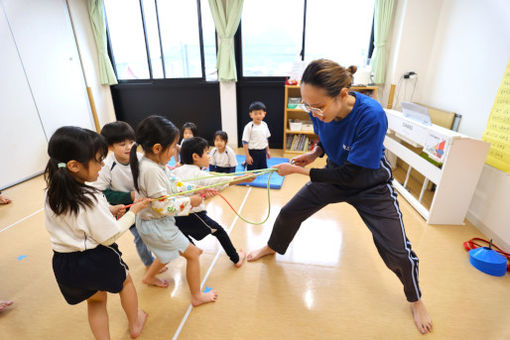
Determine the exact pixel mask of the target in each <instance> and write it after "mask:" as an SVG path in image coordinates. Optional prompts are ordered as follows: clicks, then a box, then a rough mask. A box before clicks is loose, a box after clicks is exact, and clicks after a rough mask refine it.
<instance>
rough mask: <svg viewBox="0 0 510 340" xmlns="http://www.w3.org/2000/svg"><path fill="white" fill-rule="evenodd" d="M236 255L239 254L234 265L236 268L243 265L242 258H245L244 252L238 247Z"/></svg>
mask: <svg viewBox="0 0 510 340" xmlns="http://www.w3.org/2000/svg"><path fill="white" fill-rule="evenodd" d="M237 255H239V261H237V263H236V264H235V266H236V267H237V268H241V266H242V265H243V262H244V259H245V258H246V252H245V251H244V250H242V249H239V251H238V252H237Z"/></svg>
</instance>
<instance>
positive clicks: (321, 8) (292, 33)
mask: <svg viewBox="0 0 510 340" xmlns="http://www.w3.org/2000/svg"><path fill="white" fill-rule="evenodd" d="M374 1H375V0H359V1H349V0H308V1H304V0H279V1H274V0H245V2H244V8H243V15H242V20H241V41H242V73H243V76H244V77H253V76H286V75H288V74H289V73H290V71H291V69H292V66H293V64H294V63H295V61H297V60H305V61H307V62H309V61H311V60H314V59H317V58H328V59H332V60H334V61H336V62H338V63H339V64H340V65H343V66H349V65H357V66H364V65H366V64H367V62H368V52H369V51H368V49H369V41H370V39H371V31H372V21H373V16H374ZM305 19H306V23H305V25H303V22H304V21H305ZM303 40H304V41H303Z"/></svg>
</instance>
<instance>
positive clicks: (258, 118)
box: [242, 101, 271, 170]
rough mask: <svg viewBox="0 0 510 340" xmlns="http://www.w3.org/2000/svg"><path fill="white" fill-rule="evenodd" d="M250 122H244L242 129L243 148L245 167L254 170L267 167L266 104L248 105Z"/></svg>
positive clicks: (255, 103)
mask: <svg viewBox="0 0 510 340" xmlns="http://www.w3.org/2000/svg"><path fill="white" fill-rule="evenodd" d="M249 111H250V118H251V119H252V121H251V122H249V123H248V124H246V126H245V127H244V131H243V137H242V141H243V148H244V153H245V155H246V169H247V170H256V169H265V168H267V160H266V157H267V158H271V153H270V152H269V143H268V142H267V139H268V138H269V137H271V133H270V132H269V128H268V127H267V124H266V123H265V122H264V117H266V106H265V105H264V103H262V102H258V101H257V102H253V103H251V104H250V107H249Z"/></svg>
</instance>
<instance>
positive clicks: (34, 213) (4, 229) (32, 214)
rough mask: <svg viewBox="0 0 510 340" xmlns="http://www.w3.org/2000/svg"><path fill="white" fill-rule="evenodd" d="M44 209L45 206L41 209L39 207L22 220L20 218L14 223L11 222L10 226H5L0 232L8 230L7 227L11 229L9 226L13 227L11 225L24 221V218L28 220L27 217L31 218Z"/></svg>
mask: <svg viewBox="0 0 510 340" xmlns="http://www.w3.org/2000/svg"><path fill="white" fill-rule="evenodd" d="M43 209H44V208H41V209H39V210H37V211H35V212H33V213H31V214H30V215H28V216H25V217H23V218H22V219H21V220H18V221H16V222H14V223H13V224H11V225H9V226H7V227H5V228H3V229H0V233H1V232H2V231H6V230H7V229H9V228H11V227H14V226H15V225H16V224H18V223H21V222H23V221H24V220H26V219H27V218H30V217H32V216H34V215H37V214H38V213H40V212H41V211H43Z"/></svg>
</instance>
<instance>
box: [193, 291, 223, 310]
mask: <svg viewBox="0 0 510 340" xmlns="http://www.w3.org/2000/svg"><path fill="white" fill-rule="evenodd" d="M217 298H218V293H216V291H215V290H210V291H208V292H207V293H204V292H200V294H197V295H196V296H192V297H191V304H192V305H193V306H194V307H197V306H200V305H201V304H204V303H208V302H215V301H216V299H217Z"/></svg>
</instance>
